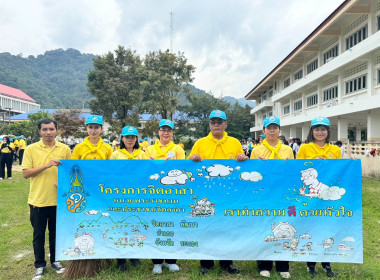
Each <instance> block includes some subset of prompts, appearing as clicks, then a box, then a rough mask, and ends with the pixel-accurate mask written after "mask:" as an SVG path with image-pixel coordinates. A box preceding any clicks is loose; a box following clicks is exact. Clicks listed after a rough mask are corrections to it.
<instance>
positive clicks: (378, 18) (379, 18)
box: [377, 16, 380, 31]
mask: <svg viewBox="0 0 380 280" xmlns="http://www.w3.org/2000/svg"><path fill="white" fill-rule="evenodd" d="M377 30H378V31H379V30H380V16H378V17H377Z"/></svg>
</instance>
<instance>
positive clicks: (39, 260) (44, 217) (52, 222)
mask: <svg viewBox="0 0 380 280" xmlns="http://www.w3.org/2000/svg"><path fill="white" fill-rule="evenodd" d="M29 207H30V223H31V224H32V227H33V250H34V259H35V261H34V267H35V268H39V267H45V266H46V261H45V231H46V226H47V227H48V229H49V251H50V263H53V262H55V229H56V216H57V206H47V207H34V206H33V205H29Z"/></svg>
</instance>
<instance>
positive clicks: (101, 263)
mask: <svg viewBox="0 0 380 280" xmlns="http://www.w3.org/2000/svg"><path fill="white" fill-rule="evenodd" d="M111 263H112V260H97V259H96V260H73V261H69V262H68V264H67V265H66V269H65V272H64V274H63V277H64V278H66V279H78V278H90V277H94V276H95V275H96V274H97V273H98V272H99V271H101V270H103V269H106V268H108V267H109V266H110V265H111Z"/></svg>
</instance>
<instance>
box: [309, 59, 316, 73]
mask: <svg viewBox="0 0 380 280" xmlns="http://www.w3.org/2000/svg"><path fill="white" fill-rule="evenodd" d="M317 68H318V59H316V60H314V61H313V62H311V63H309V64H308V65H307V66H306V70H307V71H306V73H307V74H309V73H311V72H313V71H314V70H315V69H317Z"/></svg>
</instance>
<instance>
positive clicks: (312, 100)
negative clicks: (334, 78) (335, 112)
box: [306, 94, 318, 107]
mask: <svg viewBox="0 0 380 280" xmlns="http://www.w3.org/2000/svg"><path fill="white" fill-rule="evenodd" d="M306 101H307V107H311V106H314V105H317V104H318V94H314V95H312V96H309V97H308V98H307V100H306Z"/></svg>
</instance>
